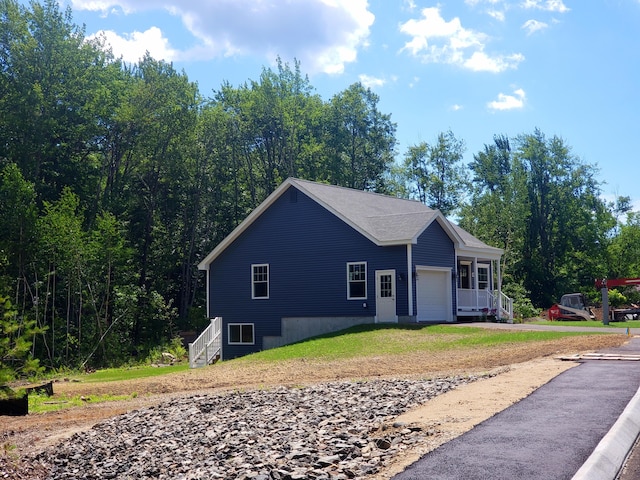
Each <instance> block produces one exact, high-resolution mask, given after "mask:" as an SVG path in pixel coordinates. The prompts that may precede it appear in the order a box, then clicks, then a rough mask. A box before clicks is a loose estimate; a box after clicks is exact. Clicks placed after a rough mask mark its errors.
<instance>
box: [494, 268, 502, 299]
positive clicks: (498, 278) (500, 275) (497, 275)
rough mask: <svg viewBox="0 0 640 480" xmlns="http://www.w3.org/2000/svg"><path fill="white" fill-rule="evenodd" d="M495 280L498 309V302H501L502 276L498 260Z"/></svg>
mask: <svg viewBox="0 0 640 480" xmlns="http://www.w3.org/2000/svg"><path fill="white" fill-rule="evenodd" d="M495 262H496V280H497V284H498V285H497V287H498V308H499V307H500V302H501V301H502V274H501V273H500V259H498V260H496V261H495Z"/></svg>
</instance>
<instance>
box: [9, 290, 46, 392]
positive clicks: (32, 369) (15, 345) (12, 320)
mask: <svg viewBox="0 0 640 480" xmlns="http://www.w3.org/2000/svg"><path fill="white" fill-rule="evenodd" d="M35 323H36V322H35V320H27V319H25V318H20V317H19V316H18V312H17V311H16V310H15V309H14V308H13V306H12V305H11V301H10V300H9V299H8V298H7V297H5V296H3V295H0V385H2V384H4V383H6V382H8V381H10V380H13V379H14V378H15V377H16V376H18V375H21V376H29V375H32V374H35V373H39V372H41V371H42V368H41V367H40V365H39V361H38V360H37V359H34V358H33V356H32V355H31V339H32V338H33V337H34V336H35V335H37V334H39V333H42V330H41V329H38V328H36V326H35Z"/></svg>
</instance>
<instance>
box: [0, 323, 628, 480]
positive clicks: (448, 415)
mask: <svg viewBox="0 0 640 480" xmlns="http://www.w3.org/2000/svg"><path fill="white" fill-rule="evenodd" d="M625 341H626V337H625V336H623V335H596V336H584V337H570V338H564V339H560V340H555V341H549V342H538V343H533V344H514V345H500V346H497V347H492V348H477V349H464V350H460V351H453V352H445V353H440V354H438V353H428V354H427V353H419V354H418V353H416V354H410V355H402V356H397V357H380V358H366V359H353V360H349V361H340V362H332V361H327V362H320V361H313V362H311V361H305V360H298V361H292V362H287V363H280V364H277V365H273V364H263V365H258V366H253V367H251V368H247V367H246V365H245V364H244V363H243V362H229V363H221V364H218V365H213V366H211V367H208V368H204V369H199V370H191V371H188V372H184V373H180V374H172V375H166V376H162V377H156V378H152V379H144V380H132V381H124V382H115V383H113V382H112V383H108V384H106V383H105V384H95V383H92V384H89V383H82V382H80V383H70V382H59V383H56V384H55V386H54V390H55V391H56V394H64V393H67V394H78V395H85V396H88V397H89V398H90V396H91V395H95V394H99V393H111V394H114V395H115V394H120V395H121V394H129V395H130V394H133V393H134V392H135V393H137V397H136V398H133V399H130V400H126V401H118V402H105V403H100V404H92V403H91V402H90V401H89V402H87V405H86V406H83V407H78V408H72V409H68V410H64V411H61V412H53V413H47V414H37V415H29V416H27V417H22V418H20V417H0V425H1V428H0V439H2V444H3V446H4V448H3V450H4V452H3V454H1V455H0V473H3V469H4V470H5V471H9V470H10V469H11V470H12V471H13V472H14V473H15V475H14V478H44V477H37V476H35V475H34V474H33V473H31V474H29V476H19V475H21V474H20V468H24V467H25V466H24V465H21V459H22V458H23V457H25V456H30V455H33V454H35V453H38V452H42V451H45V450H46V449H48V448H52V447H55V445H56V444H58V443H59V442H61V441H62V440H64V439H66V438H69V437H70V436H71V435H73V434H74V433H76V432H80V431H85V430H88V429H89V428H91V427H92V426H94V425H95V424H97V423H99V422H100V421H102V420H105V419H108V418H111V417H114V416H117V415H120V414H123V413H126V412H131V411H133V410H137V409H140V408H144V407H148V406H153V405H157V404H159V403H162V402H164V401H167V400H170V399H172V398H182V397H187V396H192V395H195V394H199V393H212V392H215V393H222V392H224V391H229V390H231V391H244V390H251V389H265V388H268V387H272V386H278V385H285V386H301V385H312V384H318V383H323V382H332V381H337V380H340V381H344V380H365V379H392V378H404V379H424V378H434V377H446V376H451V375H460V374H486V373H487V372H492V373H495V374H497V375H495V376H493V377H492V378H488V379H485V380H479V381H477V382H475V383H471V384H469V385H465V386H461V387H459V388H458V389H456V390H454V391H452V392H448V393H445V394H442V395H440V396H439V397H436V398H435V399H432V400H430V401H429V402H427V403H426V404H425V405H423V406H422V407H419V408H417V409H415V410H412V411H410V412H407V413H405V414H404V415H403V416H402V417H400V419H399V421H400V420H402V421H404V422H407V423H418V424H423V425H434V426H437V431H438V435H435V436H434V437H433V438H432V439H431V440H430V441H429V442H425V444H424V445H420V446H419V447H418V448H415V449H413V450H412V451H408V452H405V453H403V455H401V456H399V458H395V459H394V460H393V462H390V464H389V465H387V467H386V468H385V469H383V470H382V471H380V472H379V474H378V476H376V477H371V478H379V479H382V478H389V476H390V475H392V474H393V473H394V472H398V471H400V470H402V469H403V468H404V467H405V466H406V465H408V464H410V463H412V462H413V461H414V460H415V459H417V458H419V456H421V455H422V454H424V453H426V452H427V451H429V450H431V449H433V448H436V447H437V446H438V445H440V444H442V443H444V442H446V441H448V440H450V439H451V438H454V437H455V436H458V435H460V434H462V433H464V431H467V430H468V429H470V428H472V427H473V426H474V425H476V424H477V423H479V422H481V421H483V420H484V419H486V418H489V417H490V416H492V415H494V414H495V413H497V412H499V411H501V410H502V409H504V408H506V407H508V406H509V405H511V404H512V403H515V402H517V401H518V400H520V399H521V398H524V397H525V396H527V395H529V394H530V393H531V392H532V391H533V390H535V389H536V388H538V387H539V386H541V385H543V384H544V383H546V382H548V381H549V380H550V379H551V378H553V377H554V376H556V375H557V374H559V373H560V372H561V371H563V370H564V369H566V368H570V367H571V366H572V363H571V362H560V361H559V360H555V359H554V357H555V356H557V355H561V354H570V353H577V352H585V351H595V350H600V349H604V348H609V347H616V346H619V345H622V344H623V343H624V342H625ZM54 398H55V397H54ZM400 457H401V458H400Z"/></svg>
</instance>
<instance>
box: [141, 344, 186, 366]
mask: <svg viewBox="0 0 640 480" xmlns="http://www.w3.org/2000/svg"><path fill="white" fill-rule="evenodd" d="M163 353H168V354H170V355H171V356H172V357H173V358H175V359H176V361H177V362H180V361H182V360H184V359H185V358H186V357H187V355H188V352H187V350H186V348H184V345H183V344H182V338H180V337H174V338H172V339H171V341H170V342H168V343H165V344H162V345H159V346H157V347H154V348H152V349H151V351H150V352H149V355H148V356H147V360H146V362H147V363H152V364H155V363H161V364H162V363H167V359H166V358H164V357H163V355H162V354H163Z"/></svg>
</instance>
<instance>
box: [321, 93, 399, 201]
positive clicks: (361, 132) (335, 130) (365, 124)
mask: <svg viewBox="0 0 640 480" xmlns="http://www.w3.org/2000/svg"><path fill="white" fill-rule="evenodd" d="M378 102H379V98H378V96H377V95H376V94H375V93H373V92H372V91H371V89H369V88H365V87H363V86H362V84H361V83H359V82H358V83H354V84H353V85H351V86H349V87H348V88H347V89H346V90H345V91H344V92H341V93H339V94H337V95H335V96H334V97H332V98H331V100H330V101H329V104H328V105H327V107H326V108H327V111H326V114H325V116H326V117H325V118H326V125H327V131H326V134H327V139H326V141H325V145H326V152H327V153H326V155H327V159H328V164H327V167H328V168H327V170H328V175H329V178H327V180H328V181H329V182H330V183H333V184H336V185H342V186H345V187H350V188H356V189H358V190H375V191H378V192H384V191H385V190H386V186H385V184H384V178H385V174H386V173H387V172H388V171H389V169H390V166H391V164H392V163H393V155H394V148H395V144H396V140H395V132H396V124H395V123H393V122H392V121H391V115H385V114H383V113H381V112H380V111H379V110H378Z"/></svg>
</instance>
